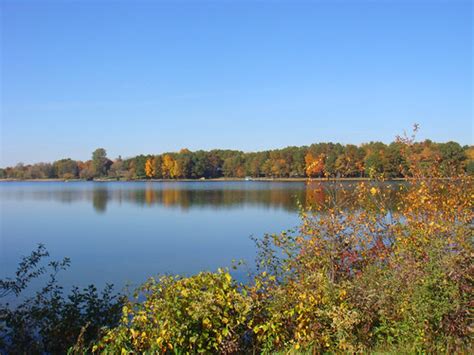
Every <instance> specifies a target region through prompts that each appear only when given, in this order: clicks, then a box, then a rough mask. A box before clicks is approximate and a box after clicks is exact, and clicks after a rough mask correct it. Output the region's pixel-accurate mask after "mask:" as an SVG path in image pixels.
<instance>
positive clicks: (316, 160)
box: [304, 152, 325, 177]
mask: <svg viewBox="0 0 474 355" xmlns="http://www.w3.org/2000/svg"><path fill="white" fill-rule="evenodd" d="M304 160H305V162H306V175H307V176H308V177H321V175H322V174H323V172H324V160H325V155H324V154H322V153H321V154H320V155H318V156H314V155H313V153H311V152H308V153H307V154H306V156H305V158H304Z"/></svg>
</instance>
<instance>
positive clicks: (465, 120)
mask: <svg viewBox="0 0 474 355" xmlns="http://www.w3.org/2000/svg"><path fill="white" fill-rule="evenodd" d="M0 4H1V24H2V25H1V26H2V28H1V30H2V45H1V51H2V52H1V60H2V73H1V84H2V103H1V123H2V126H1V138H2V142H1V148H2V154H1V161H0V166H5V165H12V164H16V163H17V162H19V161H22V162H24V163H31V162H37V161H52V160H56V159H59V158H63V157H71V158H73V159H83V160H86V159H89V158H90V154H91V152H92V150H94V149H95V148H97V147H104V148H106V149H107V152H108V155H109V156H110V157H111V158H115V157H116V156H118V155H119V154H121V155H122V156H124V157H127V156H132V155H136V154H140V153H161V152H164V151H175V150H178V149H180V148H183V147H187V148H189V149H191V150H197V149H211V148H235V149H242V150H245V151H251V150H262V149H268V148H276V147H284V146H288V145H305V144H310V143H313V142H320V141H337V142H342V143H356V144H359V143H362V142H366V141H370V140H381V141H384V142H390V141H392V140H393V138H394V136H395V135H397V134H398V133H401V132H402V131H403V130H404V129H410V127H411V125H412V124H413V123H414V122H418V123H420V124H421V128H422V130H421V134H420V138H421V139H424V138H431V139H433V140H435V141H448V140H455V141H458V142H460V143H461V144H472V142H473V126H472V113H473V111H472V100H473V96H472V95H473V89H472V46H473V43H472V31H473V23H472V16H473V9H472V3H471V1H459V0H450V1H447V0H446V1H437V0H431V1H428V0H419V1H416V0H412V1H408V0H406V1H404V0H399V1H386V0H380V1H356V0H352V1H349V0H347V1H270V0H268V1H225V0H224V1H179V0H178V1H131V0H130V1H121V2H119V1H105V0H104V1H92V0H90V1H87V0H82V1H54V2H52V1H33V0H31V1H22V0H16V1H8V0H0Z"/></svg>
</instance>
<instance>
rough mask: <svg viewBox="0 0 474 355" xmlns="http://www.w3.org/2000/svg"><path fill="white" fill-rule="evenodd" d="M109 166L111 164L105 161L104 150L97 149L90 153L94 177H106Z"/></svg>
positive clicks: (107, 160) (105, 154)
mask: <svg viewBox="0 0 474 355" xmlns="http://www.w3.org/2000/svg"><path fill="white" fill-rule="evenodd" d="M111 165H112V162H111V161H110V160H109V159H107V153H106V151H105V149H104V148H97V149H96V150H94V152H92V166H93V168H94V176H95V177H102V176H106V175H107V171H108V170H109V168H110V166H111Z"/></svg>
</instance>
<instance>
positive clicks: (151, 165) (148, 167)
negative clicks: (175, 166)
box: [145, 158, 155, 178]
mask: <svg viewBox="0 0 474 355" xmlns="http://www.w3.org/2000/svg"><path fill="white" fill-rule="evenodd" d="M145 175H146V177H147V178H152V177H154V175H155V162H154V159H153V158H148V159H147V160H146V163H145Z"/></svg>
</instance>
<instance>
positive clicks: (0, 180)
mask: <svg viewBox="0 0 474 355" xmlns="http://www.w3.org/2000/svg"><path fill="white" fill-rule="evenodd" d="M370 180H373V179H371V178H362V177H357V178H299V177H295V178H214V179H113V178H97V179H93V180H86V179H57V178H54V179H0V182H83V181H91V182H206V181H207V182H208V181H211V182H219V181H257V182H311V181H316V182H326V181H370ZM406 180H407V179H406V178H392V179H386V180H385V181H406Z"/></svg>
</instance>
